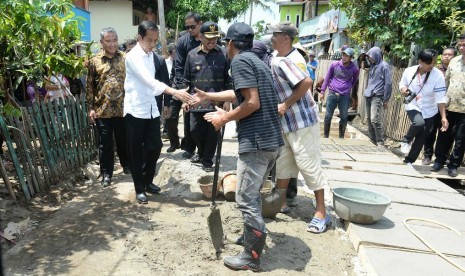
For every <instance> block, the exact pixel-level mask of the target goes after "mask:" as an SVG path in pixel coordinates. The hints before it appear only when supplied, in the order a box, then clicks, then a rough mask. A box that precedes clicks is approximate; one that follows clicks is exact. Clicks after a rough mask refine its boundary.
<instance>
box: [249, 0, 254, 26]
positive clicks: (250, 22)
mask: <svg viewBox="0 0 465 276" xmlns="http://www.w3.org/2000/svg"><path fill="white" fill-rule="evenodd" d="M252 14H253V0H250V16H249V25H250V26H252Z"/></svg>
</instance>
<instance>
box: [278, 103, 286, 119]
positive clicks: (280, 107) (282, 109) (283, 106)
mask: <svg viewBox="0 0 465 276" xmlns="http://www.w3.org/2000/svg"><path fill="white" fill-rule="evenodd" d="M286 110H287V106H286V103H280V104H278V113H279V116H284V113H286Z"/></svg>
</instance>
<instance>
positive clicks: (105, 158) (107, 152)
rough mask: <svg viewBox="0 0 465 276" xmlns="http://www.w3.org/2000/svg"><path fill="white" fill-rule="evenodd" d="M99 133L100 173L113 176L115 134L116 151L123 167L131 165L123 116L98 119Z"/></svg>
mask: <svg viewBox="0 0 465 276" xmlns="http://www.w3.org/2000/svg"><path fill="white" fill-rule="evenodd" d="M95 123H96V125H97V130H98V133H99V136H98V137H99V139H98V142H99V146H98V149H99V150H98V152H99V161H100V173H101V174H102V175H103V174H106V175H109V176H110V177H112V176H113V166H114V164H115V154H114V151H113V135H114V136H115V142H116V152H117V153H118V157H119V161H120V163H121V166H122V167H127V166H129V156H128V150H127V140H126V129H125V124H124V118H123V117H119V118H118V117H114V118H102V119H97V120H96V122H95Z"/></svg>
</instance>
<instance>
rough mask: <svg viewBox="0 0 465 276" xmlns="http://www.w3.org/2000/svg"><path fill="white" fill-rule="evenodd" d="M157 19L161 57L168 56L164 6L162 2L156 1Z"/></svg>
mask: <svg viewBox="0 0 465 276" xmlns="http://www.w3.org/2000/svg"><path fill="white" fill-rule="evenodd" d="M158 19H159V20H160V41H161V47H162V54H163V56H168V49H167V46H166V24H165V6H164V4H163V0H158Z"/></svg>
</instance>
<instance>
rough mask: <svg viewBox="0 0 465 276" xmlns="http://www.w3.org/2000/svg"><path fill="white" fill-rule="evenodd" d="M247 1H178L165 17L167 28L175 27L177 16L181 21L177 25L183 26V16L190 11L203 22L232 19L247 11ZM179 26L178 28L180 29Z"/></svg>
mask: <svg viewBox="0 0 465 276" xmlns="http://www.w3.org/2000/svg"><path fill="white" fill-rule="evenodd" d="M248 6H249V0H237V1H230V0H178V1H175V2H174V6H173V7H171V8H170V9H169V12H168V13H167V15H166V19H167V20H166V21H167V22H168V23H167V25H168V26H176V21H177V18H178V15H180V17H181V19H182V20H180V22H179V24H182V25H181V26H183V24H184V15H186V14H187V13H188V12H190V11H195V12H198V13H199V14H200V15H201V16H202V20H203V21H207V20H211V21H213V22H218V20H219V18H220V17H221V18H224V19H232V18H234V17H236V16H237V15H238V14H241V13H242V12H244V11H245V10H247V8H248ZM181 26H179V27H181Z"/></svg>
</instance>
